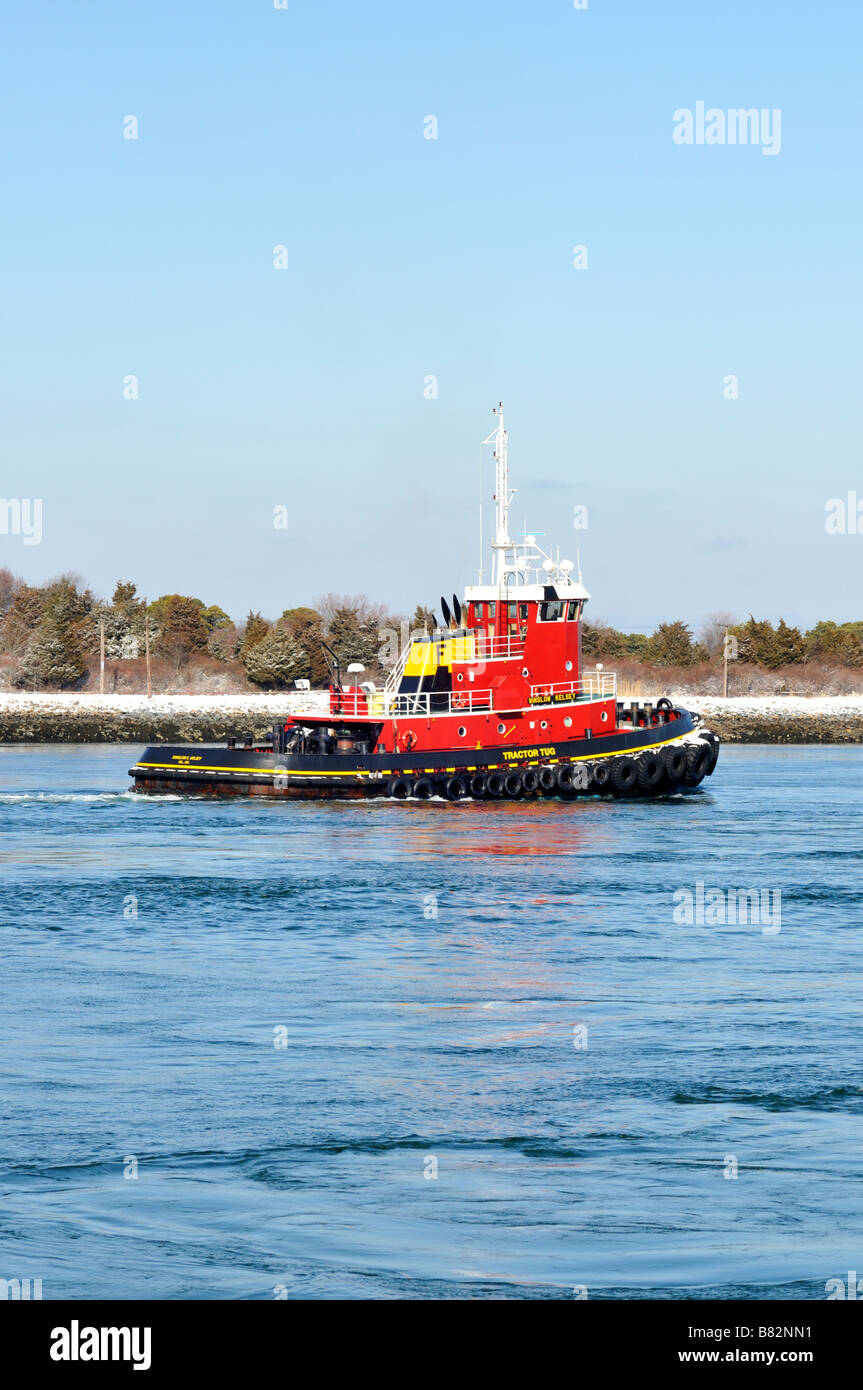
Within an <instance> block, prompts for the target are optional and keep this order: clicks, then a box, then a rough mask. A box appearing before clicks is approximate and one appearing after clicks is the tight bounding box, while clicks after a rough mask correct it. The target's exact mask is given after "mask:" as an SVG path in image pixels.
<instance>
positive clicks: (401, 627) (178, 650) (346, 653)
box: [0, 569, 863, 690]
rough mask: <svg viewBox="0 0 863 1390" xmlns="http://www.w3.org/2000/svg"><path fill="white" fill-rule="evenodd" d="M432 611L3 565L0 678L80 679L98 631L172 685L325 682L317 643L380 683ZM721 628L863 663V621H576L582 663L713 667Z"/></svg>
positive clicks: (772, 655) (765, 644)
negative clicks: (638, 627)
mask: <svg viewBox="0 0 863 1390" xmlns="http://www.w3.org/2000/svg"><path fill="white" fill-rule="evenodd" d="M432 622H433V615H432V613H431V611H430V610H429V609H427V608H424V607H422V606H418V607H417V608H416V610H415V611H414V613H413V616H412V618H411V619H410V620H408V619H407V618H405V617H402V616H401V615H398V614H393V613H391V612H390V611H389V610H388V609H387V608H386V607H385V605H383V604H378V603H374V602H372V601H371V600H369V599H368V598H366V597H365V595H362V594H360V595H339V594H325V595H323V597H322V598H320V599H318V600H317V601H316V605H315V606H314V607H310V606H300V607H295V608H286V609H284V611H283V612H282V614H281V615H280V617H278V618H275V619H268V618H264V617H263V616H262V615H261V613H259V612H250V613H248V614H247V616H246V618H245V619H244V620H243V621H242V622H240V623H235V622H234V621H233V620H232V618H231V617H230V616H229V614H227V613H226V612H225V611H224V610H223V609H222V608H220V607H218V605H215V604H211V605H207V604H205V603H204V602H203V601H202V600H201V599H198V598H194V597H191V596H190V595H186V594H163V595H161V596H160V597H159V598H157V599H154V600H153V601H152V602H147V601H146V600H145V599H143V598H142V597H141V596H140V595H139V594H138V592H137V589H136V586H135V585H134V584H132V583H129V582H125V581H120V582H118V583H117V585H116V586H115V588H114V592H113V594H112V597H111V600H110V602H108V601H107V600H104V599H100V598H98V597H96V596H95V595H94V594H93V593H92V592H91V590H90V589H89V588H88V587H87V586H86V584H85V583H84V582H83V581H82V580H81V579H80V578H79V577H78V576H76V575H71V574H66V575H61V576H59V577H58V578H56V579H52V580H49V581H48V582H47V583H45V584H43V585H40V586H34V585H30V584H25V583H24V581H23V580H21V579H19V578H18V577H17V576H15V575H13V574H12V573H11V572H10V571H9V570H8V569H0V661H2V664H3V666H4V667H5V668H6V681H7V682H8V683H9V684H11V685H12V686H14V687H17V688H19V689H29V690H38V689H58V688H59V689H69V688H74V687H76V686H79V685H81V684H83V683H84V680H85V677H86V676H87V674H88V672H89V669H90V667H91V665H92V662H93V660H94V658H98V656H99V653H100V647H101V642H102V635H103V633H104V643H105V655H106V658H107V659H108V660H109V661H113V662H115V663H117V662H127V661H134V660H135V659H137V658H140V657H143V655H144V648H145V643H146V642H147V640H149V644H150V650H151V653H152V655H153V657H154V659H155V660H156V661H159V662H161V663H163V667H164V668H166V669H167V671H168V673H169V675H170V676H173V677H174V678H175V679H179V678H180V677H181V675H182V673H183V672H184V671H188V670H191V669H194V668H195V667H196V666H198V667H200V666H202V665H209V666H211V667H214V668H219V667H223V668H225V669H226V670H229V671H231V672H232V673H233V674H235V675H236V676H237V678H238V679H240V680H242V679H244V678H245V679H247V680H248V681H249V682H251V683H252V684H253V685H256V686H258V687H260V688H262V689H284V688H286V687H288V686H292V685H293V684H294V682H295V681H297V680H301V679H304V680H308V681H309V682H310V683H311V685H312V686H325V685H327V684H328V683H329V681H330V679H331V671H330V665H329V662H328V659H327V656H326V654H325V651H324V643H326V645H327V646H328V647H329V648H330V649H331V650H332V652H333V653H334V654H335V656H336V657H337V658H338V661H339V663H340V667H341V672H342V676H343V678H344V675H345V672H346V669H347V666H348V664H349V663H351V662H359V663H361V664H362V665H363V666H364V667H365V668H366V672H367V675H368V677H369V678H371V679H379V678H381V677H382V676H383V674H384V673H385V671H386V669H387V667H388V666H389V665H390V664H391V663H392V661H394V660H395V658H396V656H397V654H398V650H399V647H400V645H401V644H403V643H404V641H405V640H406V639H407V636H408V634H409V633H410V632H416V631H423V630H430V627H431V624H432ZM726 633H728V634H729V635H730V637H731V638H732V639H733V646H732V649H731V655H732V656H734V657H736V659H737V660H738V661H739V662H742V663H749V664H752V665H755V666H759V667H763V668H765V669H767V670H772V669H776V668H778V667H780V666H789V665H795V664H798V663H803V662H819V663H821V664H822V665H828V666H841V667H859V666H863V622H851V623H835V622H831V621H822V622H818V623H816V624H815V626H814V627H813V628H811V629H810V630H809V631H808V632H801V630H800V629H799V628H797V627H793V626H789V625H788V624H787V623H786V622H785V621H784V619H780V620H779V622H778V624H777V625H776V626H775V627H774V625H773V624H772V623H771V622H769V621H767V620H756V619H755V618H754V617H752V616H750V617H749V618H748V619H747V620H746V621H745V622H742V623H741V622H735V621H733V619H732V618H731V617H729V616H728V615H726V614H721V613H718V614H714V615H713V616H712V617H711V618H709V619H708V620H707V622H706V623H705V624H704V626H703V628H702V629H701V631H700V632H699V633H698V635H697V636H694V635H693V633H692V631H691V629H690V628H689V627H688V625H687V624H686V623H684V622H682V621H681V620H679V619H678V620H675V621H673V622H667V623H660V624H659V625H658V627H657V628H656V631H655V632H653V633H652V634H650V635H647V634H644V633H640V632H636V633H626V632H619V631H617V629H615V628H613V627H609V626H607V625H606V624H604V623H601V622H594V623H592V624H591V623H585V624H584V626H583V629H582V644H583V653H584V656H585V658H586V659H587V660H588V661H589V662H595V661H603V662H605V661H626V662H636V663H638V664H640V665H644V666H650V667H661V666H680V667H685V666H697V665H701V664H711V665H713V664H716V663H718V662H721V661H722V659H723V650H724V646H725V639H726Z"/></svg>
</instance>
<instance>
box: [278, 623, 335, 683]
mask: <svg viewBox="0 0 863 1390" xmlns="http://www.w3.org/2000/svg"><path fill="white" fill-rule="evenodd" d="M278 626H279V627H282V628H284V629H285V631H287V632H289V633H290V635H291V636H292V637H293V638H294V640H295V641H296V642H298V643H299V645H300V646H301V647H302V648H303V651H304V652H305V653H306V668H305V670H304V671H301V672H300V676H302V678H303V679H305V680H307V681H311V683H312V685H313V686H315V687H321V686H326V685H329V683H330V667H329V663H328V661H327V658H326V655H325V653H324V649H323V646H322V645H321V644H322V642H323V641H324V620H323V618H322V617H321V614H320V613H319V612H318V611H317V609H316V608H286V609H285V611H284V613H283V614H282V616H281V618H280V619H279V623H278ZM297 679H299V677H297Z"/></svg>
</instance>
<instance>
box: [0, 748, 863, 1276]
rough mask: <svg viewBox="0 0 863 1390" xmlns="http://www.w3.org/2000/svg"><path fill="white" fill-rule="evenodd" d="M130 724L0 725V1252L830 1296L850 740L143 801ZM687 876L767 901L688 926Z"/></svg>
mask: <svg viewBox="0 0 863 1390" xmlns="http://www.w3.org/2000/svg"><path fill="white" fill-rule="evenodd" d="M137 751H138V750H136V749H129V748H120V747H115V748H110V747H109V748H106V747H104V746H99V747H58V746H46V747H32V746H30V747H16V748H10V747H5V748H2V749H0V831H2V833H0V871H2V898H0V944H2V977H0V978H2V996H0V1004H2V1009H0V1106H2V1115H3V1124H2V1129H0V1198H2V1200H0V1277H2V1278H26V1277H29V1278H41V1279H42V1280H43V1293H44V1297H45V1298H60V1297H73V1298H140V1297H156V1298H178V1299H182V1298H207V1299H227V1298H244V1299H246V1298H248V1299H270V1298H273V1297H274V1296H276V1291H284V1292H286V1293H287V1294H288V1296H289V1297H314V1298H333V1297H355V1296H356V1297H366V1298H369V1297H371V1298H402V1297H412V1298H429V1297H456V1298H466V1297H467V1298H485V1297H515V1298H542V1297H552V1298H561V1297H566V1298H571V1297H572V1296H573V1290H574V1289H575V1288H578V1287H582V1286H586V1287H587V1289H588V1291H589V1297H591V1298H604V1297H612V1298H629V1297H639V1296H653V1297H657V1296H659V1297H688V1298H692V1297H703V1296H707V1297H721V1298H724V1297H745V1298H763V1297H776V1296H779V1297H790V1298H801V1297H804V1298H806V1297H811V1298H823V1297H824V1296H825V1293H824V1283H825V1281H826V1280H827V1279H829V1278H833V1277H845V1274H846V1272H847V1271H848V1270H849V1269H860V1270H861V1271H863V1201H861V1195H860V1194H861V1178H863V1156H861V1154H863V1147H861V1117H863V1078H862V1077H861V1067H860V1051H861V1049H860V999H861V989H860V980H861V967H863V949H861V930H860V923H861V911H860V909H861V901H863V882H861V872H860V869H861V862H860V861H861V844H863V835H861V828H863V827H861V821H863V816H861V795H860V786H861V779H863V752H861V750H859V749H856V748H810V747H807V748H751V747H747V748H743V747H740V748H723V751H722V756H721V759H720V763H719V767H718V769H717V772H716V774H715V775H714V777H713V778H711V779H710V780H709V781H708V782H707V783H705V784H704V788H703V789H702V790H700V791H699V792H698V793H697V794H695V795H692V796H688V797H677V798H671V799H668V800H665V801H659V802H650V803H641V802H615V801H600V800H591V801H578V802H576V803H574V804H572V803H569V804H562V803H559V802H554V801H542V802H533V803H528V804H517V803H516V804H510V805H500V804H496V805H471V804H467V805H459V806H448V805H443V804H434V803H432V804H429V803H424V804H408V805H404V804H397V805H391V804H381V803H369V804H362V803H356V802H331V803H320V804H315V803H306V804H296V805H293V804H290V803H287V802H262V801H260V800H255V801H249V802H242V801H230V802H227V803H224V804H222V803H218V802H206V801H201V802H196V801H193V800H184V799H180V798H172V797H161V798H146V797H137V796H134V795H132V794H131V793H130V792H129V791H128V790H127V788H128V786H129V782H128V778H127V776H126V770H127V768H128V767H129V766H130V765H131V763H132V761H134V755H135V754H136V752H137ZM698 882H701V883H703V884H705V885H706V887H708V888H709V887H711V886H713V887H717V888H720V889H722V890H723V892H725V893H727V890H728V889H729V888H733V889H737V888H754V889H759V890H760V889H770V890H773V891H774V892H775V891H776V890H778V891H779V892H780V893H781V926H780V929H779V930H778V931H776V930H775V927H773V926H770V925H769V924H768V925H767V927H766V929H765V926H764V925H763V924H761V923H756V924H754V925H753V924H750V923H748V922H747V923H746V924H734V925H727V924H726V925H725V926H721V925H713V926H710V925H706V924H704V923H699V922H693V923H691V924H688V923H686V922H681V921H679V920H678V921H675V899H674V893H675V890H677V889H683V888H688V889H690V890H691V891H693V892H694V891H695V887H696V884H697V883H698ZM678 902H679V899H678ZM677 915H678V917H680V908H678V914H677ZM283 1043H285V1044H286V1045H284V1046H282V1045H281V1044H283ZM132 1160H134V1162H133V1161H132ZM735 1165H736V1172H737V1176H736V1177H726V1176H725V1174H726V1173H727V1172H729V1173H730V1172H733V1171H734V1170H735ZM136 1166H137V1177H134V1176H126V1174H132V1173H133V1172H134V1171H135V1167H136Z"/></svg>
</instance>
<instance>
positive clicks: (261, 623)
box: [240, 610, 270, 662]
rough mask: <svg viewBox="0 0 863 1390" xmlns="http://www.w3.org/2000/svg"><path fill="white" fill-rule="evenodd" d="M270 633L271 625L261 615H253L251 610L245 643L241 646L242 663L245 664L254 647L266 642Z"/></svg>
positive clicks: (244, 637)
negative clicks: (265, 639)
mask: <svg viewBox="0 0 863 1390" xmlns="http://www.w3.org/2000/svg"><path fill="white" fill-rule="evenodd" d="M269 631H270V624H269V623H268V622H267V620H266V618H262V617H261V615H260V613H253V612H252V611H251V610H250V611H249V616H248V617H247V618H246V627H245V632H244V633H243V641H242V644H241V646H240V660H241V661H243V662H245V660H246V658H247V657H248V655H249V652H250V651H251V650H252V649H253V647H256V646H257V645H258V643H259V642H262V641H263V640H264V638H265V637H266V635H267V633H268V632H269Z"/></svg>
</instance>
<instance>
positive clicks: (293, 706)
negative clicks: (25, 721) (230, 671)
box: [0, 690, 328, 718]
mask: <svg viewBox="0 0 863 1390" xmlns="http://www.w3.org/2000/svg"><path fill="white" fill-rule="evenodd" d="M327 699H328V695H327V691H325V690H286V691H285V692H284V694H281V695H153V696H152V698H151V699H149V700H148V699H147V697H146V695H94V694H91V693H90V692H89V691H87V692H84V691H81V692H75V691H72V692H66V691H64V692H63V693H62V694H53V695H43V694H34V693H32V692H31V693H27V694H22V693H20V692H16V693H15V694H11V693H7V692H5V691H4V692H0V714H2V713H4V712H6V713H9V714H15V713H30V712H34V713H35V712H39V713H56V714H61V715H62V714H74V713H86V714H88V715H96V716H98V715H100V714H107V715H111V714H124V715H140V716H143V717H144V718H151V717H153V716H154V715H155V716H158V715H160V714H171V715H175V714H240V715H266V716H267V717H270V716H272V717H273V718H275V717H276V716H277V715H280V714H284V713H285V711H288V713H293V712H294V711H295V710H298V709H306V710H325V709H326V708H327Z"/></svg>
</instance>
